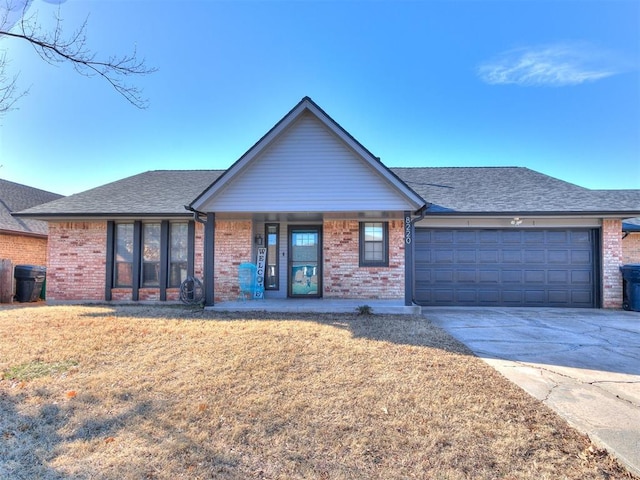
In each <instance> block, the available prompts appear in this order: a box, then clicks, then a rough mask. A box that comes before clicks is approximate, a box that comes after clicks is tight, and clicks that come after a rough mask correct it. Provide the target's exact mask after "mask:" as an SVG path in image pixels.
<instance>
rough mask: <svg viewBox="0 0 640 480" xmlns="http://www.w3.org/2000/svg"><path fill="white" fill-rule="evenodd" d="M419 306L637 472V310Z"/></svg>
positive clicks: (639, 434)
mask: <svg viewBox="0 0 640 480" xmlns="http://www.w3.org/2000/svg"><path fill="white" fill-rule="evenodd" d="M422 312H423V315H424V316H425V317H426V318H428V319H429V320H431V321H432V322H433V323H434V324H435V325H438V326H440V327H442V328H444V329H445V330H446V331H447V332H449V333H450V334H452V335H453V336H454V337H456V338H457V339H458V340H460V341H461V342H463V343H464V344H465V345H467V346H468V347H469V348H470V349H471V350H473V352H474V353H475V354H476V355H478V356H479V357H481V358H483V359H484V360H485V361H486V362H487V363H488V364H489V365H491V366H492V367H494V368H495V369H496V370H498V371H499V372H500V373H502V374H503V375H504V376H505V377H506V378H508V379H509V380H511V381H513V382H514V383H515V384H517V385H519V386H520V387H521V388H523V389H524V390H525V391H527V392H528V393H529V394H531V395H533V396H534V397H536V398H537V399H539V400H541V401H542V402H543V403H545V404H546V405H548V406H549V407H551V408H552V409H553V410H555V411H556V412H557V413H558V414H560V415H561V416H562V417H564V418H565V419H566V420H567V421H568V422H569V423H570V424H571V425H572V426H573V427H574V428H576V429H578V430H579V431H581V432H583V433H586V434H587V435H589V437H590V438H591V439H592V440H593V441H594V442H595V443H596V444H599V445H600V446H602V447H604V448H606V449H607V450H609V451H610V452H611V453H613V454H614V455H615V456H616V457H617V458H618V459H619V460H620V461H621V462H622V463H624V464H625V465H626V466H627V467H628V468H629V470H630V471H632V472H634V473H635V474H636V475H640V313H638V312H625V311H612V310H584V309H539V308H535V309H534V308H502V309H500V308H445V307H443V308H423V310H422Z"/></svg>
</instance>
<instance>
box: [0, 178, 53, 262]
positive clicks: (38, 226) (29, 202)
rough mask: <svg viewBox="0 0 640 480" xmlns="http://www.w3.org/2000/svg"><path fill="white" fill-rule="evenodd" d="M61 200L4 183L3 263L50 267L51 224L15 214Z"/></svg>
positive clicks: (0, 204)
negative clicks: (48, 263) (49, 242)
mask: <svg viewBox="0 0 640 480" xmlns="http://www.w3.org/2000/svg"><path fill="white" fill-rule="evenodd" d="M59 198H62V195H58V194H56V193H51V192H46V191H44V190H40V189H37V188H33V187H28V186H26V185H20V184H18V183H13V182H9V181H7V180H2V179H0V259H4V260H11V262H12V263H13V264H14V265H19V264H27V265H42V266H44V265H46V263H47V230H48V228H47V222H44V221H41V220H36V219H33V218H22V217H14V216H12V213H13V212H19V211H20V210H25V209H27V208H30V207H33V206H35V205H40V204H43V203H46V202H50V201H52V200H56V199H59Z"/></svg>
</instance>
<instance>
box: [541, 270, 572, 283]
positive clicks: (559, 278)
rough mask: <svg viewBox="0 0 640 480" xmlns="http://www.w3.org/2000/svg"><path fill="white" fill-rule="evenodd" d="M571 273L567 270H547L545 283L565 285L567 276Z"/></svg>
mask: <svg viewBox="0 0 640 480" xmlns="http://www.w3.org/2000/svg"><path fill="white" fill-rule="evenodd" d="M570 273H571V272H568V271H567V270H549V271H548V272H547V282H548V283H550V284H554V283H557V284H560V285H566V284H567V282H568V281H569V275H570Z"/></svg>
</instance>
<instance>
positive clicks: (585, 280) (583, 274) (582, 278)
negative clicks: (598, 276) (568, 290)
mask: <svg viewBox="0 0 640 480" xmlns="http://www.w3.org/2000/svg"><path fill="white" fill-rule="evenodd" d="M592 282H593V275H592V272H591V271H589V270H572V271H571V284H572V285H590V284H591V283H592Z"/></svg>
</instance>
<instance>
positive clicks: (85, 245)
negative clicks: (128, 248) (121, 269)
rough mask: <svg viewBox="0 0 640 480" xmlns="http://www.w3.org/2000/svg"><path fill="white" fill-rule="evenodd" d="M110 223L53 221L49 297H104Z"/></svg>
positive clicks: (48, 275)
mask: <svg viewBox="0 0 640 480" xmlns="http://www.w3.org/2000/svg"><path fill="white" fill-rule="evenodd" d="M106 246H107V222H51V223H49V249H48V256H49V258H48V260H49V261H48V264H47V289H46V294H47V299H48V300H80V299H82V300H104V280H105V272H106V270H105V268H106V265H105V264H106Z"/></svg>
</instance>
